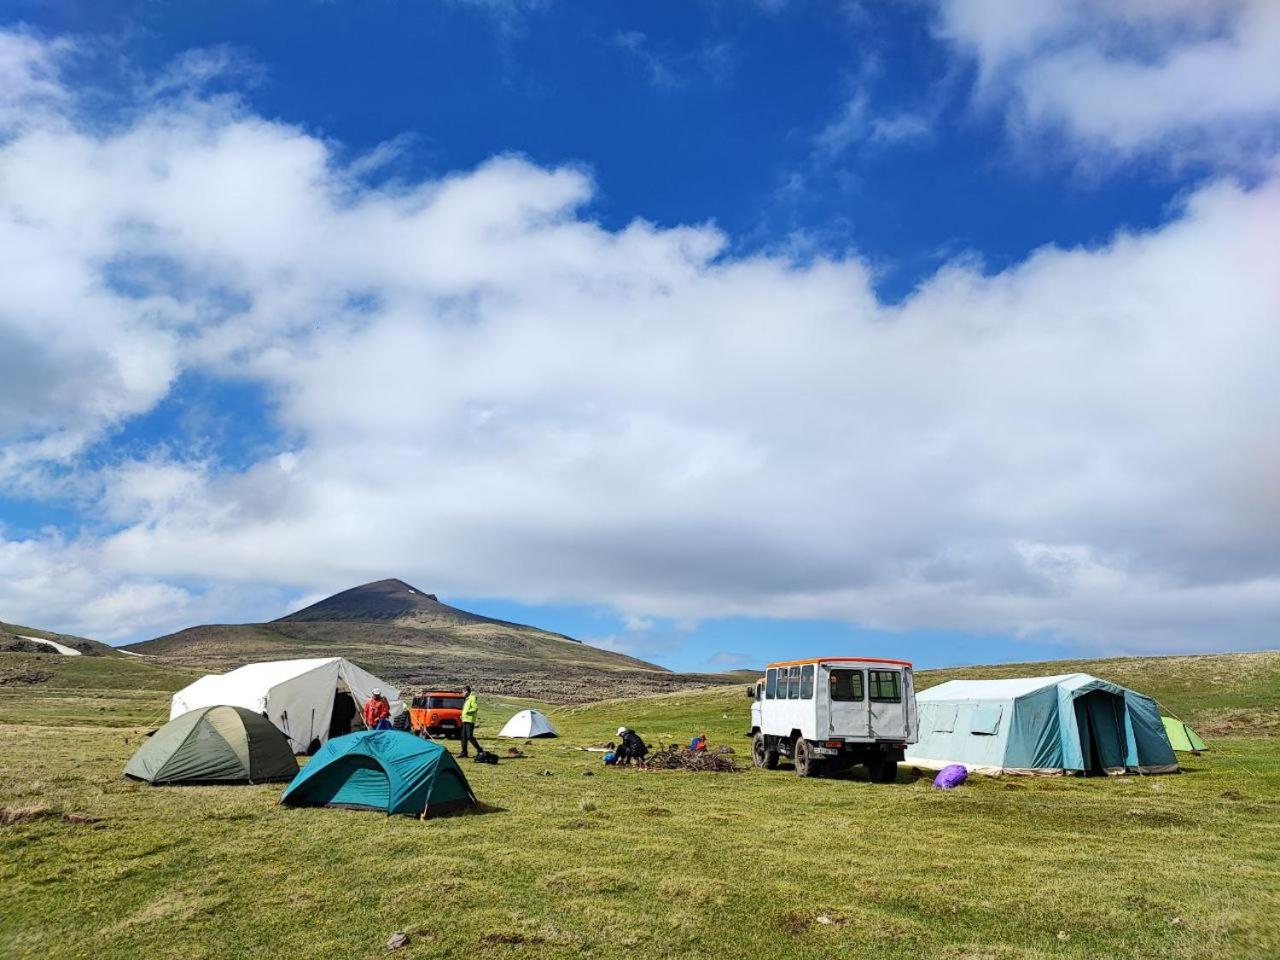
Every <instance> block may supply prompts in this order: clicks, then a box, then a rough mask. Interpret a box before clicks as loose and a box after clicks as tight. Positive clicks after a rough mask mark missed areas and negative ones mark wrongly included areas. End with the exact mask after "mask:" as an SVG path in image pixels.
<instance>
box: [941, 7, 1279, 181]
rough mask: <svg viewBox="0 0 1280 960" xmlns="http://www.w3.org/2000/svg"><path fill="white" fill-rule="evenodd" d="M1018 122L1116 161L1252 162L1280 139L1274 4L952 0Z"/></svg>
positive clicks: (955, 17)
mask: <svg viewBox="0 0 1280 960" xmlns="http://www.w3.org/2000/svg"><path fill="white" fill-rule="evenodd" d="M939 6H940V15H939V21H938V31H939V33H940V35H941V36H943V37H945V38H947V39H948V40H950V41H952V42H954V43H955V44H956V45H957V46H958V47H960V48H961V49H964V50H966V51H968V52H969V53H970V54H971V55H972V56H973V57H974V58H976V61H977V64H978V68H979V86H980V94H981V96H982V97H983V98H984V99H986V100H988V101H994V102H997V103H1001V104H1006V103H1007V104H1009V105H1010V106H1011V109H1012V119H1013V122H1014V124H1015V125H1016V126H1018V127H1026V128H1031V129H1045V128H1052V129H1059V130H1061V131H1063V132H1064V133H1066V134H1067V135H1068V136H1069V137H1070V138H1071V139H1072V140H1074V141H1076V142H1078V143H1079V144H1081V145H1082V146H1084V147H1086V148H1090V149H1093V150H1097V151H1101V152H1103V153H1105V154H1107V155H1110V156H1118V157H1121V158H1124V157H1133V156H1138V155H1154V156H1156V157H1159V158H1162V159H1167V160H1170V161H1173V162H1178V161H1185V160H1189V159H1194V160H1210V161H1215V162H1228V163H1231V164H1234V165H1247V164H1248V163H1249V162H1250V161H1251V160H1253V159H1256V158H1257V156H1259V153H1258V151H1259V147H1267V148H1274V147H1276V146H1277V144H1280V71H1278V70H1277V69H1276V64H1277V63H1280V4H1277V3H1275V2H1274V0H1081V2H1075V3H1066V2H1053V3H1035V4H1026V3H1019V2H1016V0H940V3H939Z"/></svg>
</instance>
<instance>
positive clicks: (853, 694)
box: [831, 670, 862, 701]
mask: <svg viewBox="0 0 1280 960" xmlns="http://www.w3.org/2000/svg"><path fill="white" fill-rule="evenodd" d="M831 699H832V700H841V701H850V700H861V699H862V671H861V670H832V671H831Z"/></svg>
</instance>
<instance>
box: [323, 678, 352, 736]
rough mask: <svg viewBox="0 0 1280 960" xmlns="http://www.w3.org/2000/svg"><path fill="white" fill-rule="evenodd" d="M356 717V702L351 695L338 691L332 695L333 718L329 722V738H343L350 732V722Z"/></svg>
mask: <svg viewBox="0 0 1280 960" xmlns="http://www.w3.org/2000/svg"><path fill="white" fill-rule="evenodd" d="M355 716H356V702H355V700H354V699H353V698H352V696H351V694H349V693H347V692H346V691H343V690H340V691H338V692H337V693H335V694H334V695H333V717H332V719H330V721H329V736H328V739H330V740H332V739H333V738H334V737H343V736H346V735H347V734H348V733H350V732H351V722H352V720H354V719H355Z"/></svg>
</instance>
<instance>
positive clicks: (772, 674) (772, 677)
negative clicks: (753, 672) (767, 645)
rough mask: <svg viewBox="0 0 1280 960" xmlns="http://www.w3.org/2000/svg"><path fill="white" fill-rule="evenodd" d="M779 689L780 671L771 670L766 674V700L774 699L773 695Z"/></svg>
mask: <svg viewBox="0 0 1280 960" xmlns="http://www.w3.org/2000/svg"><path fill="white" fill-rule="evenodd" d="M777 689H778V671H777V670H774V669H773V668H770V669H768V670H766V671H765V674H764V698H765V699H766V700H772V699H773V693H774V691H775V690H777Z"/></svg>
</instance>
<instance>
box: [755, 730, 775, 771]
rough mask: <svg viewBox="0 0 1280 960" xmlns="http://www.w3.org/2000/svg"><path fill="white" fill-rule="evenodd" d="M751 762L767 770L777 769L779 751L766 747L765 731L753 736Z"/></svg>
mask: <svg viewBox="0 0 1280 960" xmlns="http://www.w3.org/2000/svg"><path fill="white" fill-rule="evenodd" d="M751 762H752V763H754V764H755V765H756V766H757V767H763V768H764V769H766V770H776V769H777V767H778V751H777V750H768V749H766V748H765V740H764V734H763V733H757V734H756V735H755V736H754V737H752V738H751Z"/></svg>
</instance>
